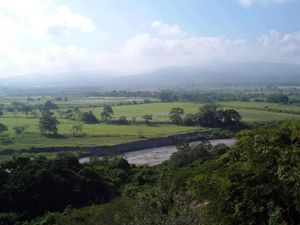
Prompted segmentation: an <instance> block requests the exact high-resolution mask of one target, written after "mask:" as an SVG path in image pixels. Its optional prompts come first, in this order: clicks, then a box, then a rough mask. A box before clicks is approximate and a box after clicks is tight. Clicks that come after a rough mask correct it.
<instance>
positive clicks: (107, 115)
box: [101, 105, 114, 122]
mask: <svg viewBox="0 0 300 225" xmlns="http://www.w3.org/2000/svg"><path fill="white" fill-rule="evenodd" d="M113 114H114V111H113V109H112V107H111V106H109V105H105V106H104V107H103V110H102V112H101V119H102V120H104V121H105V122H107V121H108V120H111V118H112V115H113Z"/></svg>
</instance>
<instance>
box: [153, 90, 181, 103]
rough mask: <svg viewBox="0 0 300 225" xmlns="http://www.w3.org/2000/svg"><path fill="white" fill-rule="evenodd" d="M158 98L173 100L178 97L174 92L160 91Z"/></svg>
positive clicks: (165, 100)
mask: <svg viewBox="0 0 300 225" xmlns="http://www.w3.org/2000/svg"><path fill="white" fill-rule="evenodd" d="M158 98H159V99H160V100H161V101H162V102H174V101H176V100H177V99H178V97H177V96H176V95H174V93H173V92H172V91H161V92H160V93H159V94H158Z"/></svg>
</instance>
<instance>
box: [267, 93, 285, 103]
mask: <svg viewBox="0 0 300 225" xmlns="http://www.w3.org/2000/svg"><path fill="white" fill-rule="evenodd" d="M266 102H270V103H284V104H287V103H288V102H289V97H288V96H286V95H284V94H271V95H268V96H267V99H266Z"/></svg>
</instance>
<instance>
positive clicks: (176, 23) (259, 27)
mask: <svg viewBox="0 0 300 225" xmlns="http://www.w3.org/2000/svg"><path fill="white" fill-rule="evenodd" d="M240 61H243V62H244V61H266V62H284V63H298V64H299V63H300V0H26V1H24V0H9V1H8V0H0V77H11V76H19V75H30V74H50V75H51V74H53V73H63V72H78V71H102V72H106V71H107V72H116V73H121V74H133V73H142V72H147V71H152V70H156V69H159V68H163V67H169V66H189V65H200V64H207V63H214V62H240Z"/></svg>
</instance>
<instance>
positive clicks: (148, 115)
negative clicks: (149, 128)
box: [142, 114, 153, 125]
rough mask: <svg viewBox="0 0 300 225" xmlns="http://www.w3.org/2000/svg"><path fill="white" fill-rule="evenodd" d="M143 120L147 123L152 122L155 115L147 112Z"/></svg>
mask: <svg viewBox="0 0 300 225" xmlns="http://www.w3.org/2000/svg"><path fill="white" fill-rule="evenodd" d="M142 118H143V120H144V122H145V123H146V124H148V125H149V124H150V121H151V120H152V119H153V116H152V115H151V114H146V115H143V117H142Z"/></svg>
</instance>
